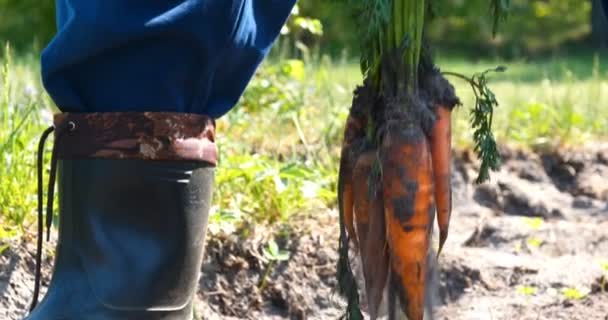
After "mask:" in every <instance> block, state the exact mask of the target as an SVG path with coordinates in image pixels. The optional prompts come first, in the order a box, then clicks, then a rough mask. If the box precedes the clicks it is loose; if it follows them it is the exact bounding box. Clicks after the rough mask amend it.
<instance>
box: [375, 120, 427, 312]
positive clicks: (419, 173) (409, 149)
mask: <svg viewBox="0 0 608 320" xmlns="http://www.w3.org/2000/svg"><path fill="white" fill-rule="evenodd" d="M381 155H382V191H383V201H384V215H385V219H386V237H387V243H388V250H389V254H390V277H391V280H390V283H391V285H390V287H389V301H388V302H389V319H391V318H394V317H395V315H396V312H398V310H397V308H396V302H397V301H396V299H397V298H399V300H398V302H399V303H400V305H401V310H402V311H403V312H404V313H405V314H406V315H407V317H408V319H410V320H422V319H423V315H424V300H425V291H426V264H427V253H428V250H429V242H430V236H431V231H432V223H433V219H434V214H435V207H434V204H433V182H432V174H433V173H432V164H431V158H430V150H429V147H428V143H427V139H426V136H425V135H424V133H423V132H422V130H421V129H419V128H418V127H415V126H405V127H404V126H403V125H401V123H398V124H395V125H393V126H390V125H387V132H386V134H385V136H384V139H383V141H382V146H381Z"/></svg>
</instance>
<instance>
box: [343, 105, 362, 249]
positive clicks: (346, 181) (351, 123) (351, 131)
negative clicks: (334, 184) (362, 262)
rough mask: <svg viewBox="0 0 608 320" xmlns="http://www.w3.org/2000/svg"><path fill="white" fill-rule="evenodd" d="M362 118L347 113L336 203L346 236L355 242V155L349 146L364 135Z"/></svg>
mask: <svg viewBox="0 0 608 320" xmlns="http://www.w3.org/2000/svg"><path fill="white" fill-rule="evenodd" d="M363 121H364V120H363V119H360V118H357V117H355V116H353V115H349V116H348V119H347V121H346V127H345V130H344V142H343V143H342V153H341V157H340V169H339V174H338V204H339V210H340V215H341V216H342V217H343V219H344V224H345V226H346V232H347V234H348V238H349V239H350V240H351V241H353V242H354V243H355V245H356V244H357V236H356V232H355V228H354V220H353V191H352V190H353V187H352V183H353V179H352V176H353V167H354V162H355V161H356V157H354V156H353V154H354V153H353V150H351V147H352V145H353V143H354V142H355V141H356V140H357V139H360V138H361V137H362V136H364V134H365V133H364V132H363V123H364V122H363Z"/></svg>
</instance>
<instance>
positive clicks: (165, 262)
mask: <svg viewBox="0 0 608 320" xmlns="http://www.w3.org/2000/svg"><path fill="white" fill-rule="evenodd" d="M294 3H295V0H147V1H143V0H57V20H58V30H59V31H58V34H57V35H56V37H55V38H54V39H53V41H52V42H51V43H50V44H49V46H48V47H47V48H46V49H45V51H44V53H43V56H42V76H43V81H44V84H45V87H46V89H47V91H48V92H49V94H50V95H51V97H52V98H53V100H54V101H55V103H56V104H57V106H58V107H59V109H60V110H61V111H62V112H63V114H61V115H59V116H58V117H56V122H57V123H56V124H57V128H58V129H57V130H59V131H60V132H62V129H60V128H66V124H69V126H68V127H70V128H73V129H74V130H69V132H67V133H63V132H62V133H61V134H57V133H56V139H55V146H56V149H54V150H55V151H56V153H57V157H58V159H60V160H59V163H60V165H59V167H60V170H59V199H60V201H61V203H60V209H61V210H60V213H59V216H60V228H59V244H58V249H57V254H56V261H55V267H54V271H53V276H52V280H51V283H50V286H49V289H48V292H47V294H46V296H45V298H44V300H43V301H42V302H41V303H40V304H39V305H38V306H37V307H36V308H35V309H34V310H33V311H32V313H31V314H30V315H29V316H28V318H27V320H126V319H129V320H138V319H146V320H160V319H164V320H190V319H191V318H192V298H193V295H194V290H195V289H196V284H197V282H198V281H197V279H198V275H199V272H200V271H199V269H200V264H201V261H202V252H203V243H204V235H205V229H206V224H207V215H208V210H209V205H210V201H211V194H212V181H213V166H214V165H215V162H216V157H217V154H216V153H217V149H216V147H215V135H214V122H213V120H212V119H213V118H217V117H219V116H221V115H223V114H225V113H226V112H228V111H229V110H230V109H231V108H232V107H234V105H235V104H236V102H237V100H238V99H239V97H240V95H241V94H242V92H243V90H244V88H245V86H246V85H247V83H248V81H249V80H250V78H251V76H252V75H253V73H254V71H255V69H256V68H257V66H258V65H259V63H260V62H261V60H262V59H263V58H264V56H265V55H266V53H267V52H268V50H269V48H270V46H271V44H272V42H273V41H274V39H275V38H276V37H277V35H278V34H279V31H280V28H281V26H282V24H283V23H284V21H285V19H286V18H287V16H288V14H289V12H290V11H291V8H292V7H293V5H294ZM126 112H129V113H126ZM55 151H54V152H55ZM34 304H35V303H34Z"/></svg>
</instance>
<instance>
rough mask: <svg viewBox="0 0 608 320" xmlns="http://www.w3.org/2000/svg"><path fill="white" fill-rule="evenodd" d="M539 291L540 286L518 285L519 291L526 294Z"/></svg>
mask: <svg viewBox="0 0 608 320" xmlns="http://www.w3.org/2000/svg"><path fill="white" fill-rule="evenodd" d="M537 292H538V288H536V287H534V286H519V287H517V293H519V294H521V295H524V296H533V295H535V294H536V293H537Z"/></svg>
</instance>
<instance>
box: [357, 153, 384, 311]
mask: <svg viewBox="0 0 608 320" xmlns="http://www.w3.org/2000/svg"><path fill="white" fill-rule="evenodd" d="M376 159H377V153H376V150H374V149H372V150H368V151H365V152H363V153H362V154H361V155H360V156H359V158H358V160H357V163H356V165H355V167H354V170H353V199H354V213H355V221H356V223H355V225H356V227H357V236H358V243H359V247H358V249H359V254H360V255H361V263H362V269H363V277H364V279H365V290H366V296H367V301H368V311H369V313H370V316H371V319H375V318H376V317H377V314H378V309H379V307H380V304H381V302H382V297H383V293H384V288H385V287H386V279H387V277H388V269H389V268H388V251H387V249H386V235H385V231H386V226H385V223H384V208H383V203H382V194H381V192H379V191H380V187H381V186H380V185H378V186H375V185H374V182H372V181H371V179H370V177H371V176H372V170H373V166H374V164H375V163H376Z"/></svg>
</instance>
